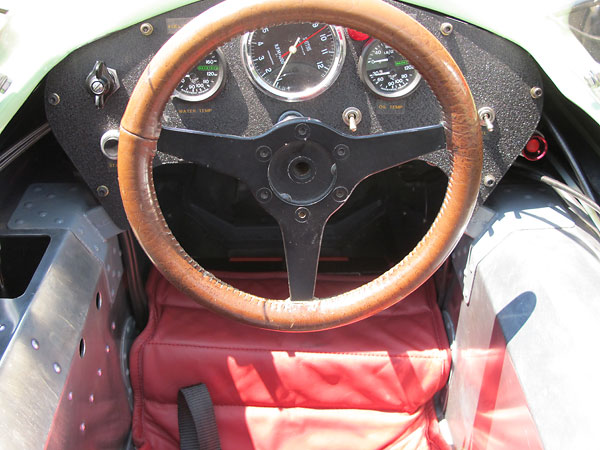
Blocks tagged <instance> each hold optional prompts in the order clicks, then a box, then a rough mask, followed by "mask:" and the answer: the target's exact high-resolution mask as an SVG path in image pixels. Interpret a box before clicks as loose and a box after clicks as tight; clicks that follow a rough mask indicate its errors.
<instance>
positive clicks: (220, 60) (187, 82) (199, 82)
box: [173, 49, 226, 102]
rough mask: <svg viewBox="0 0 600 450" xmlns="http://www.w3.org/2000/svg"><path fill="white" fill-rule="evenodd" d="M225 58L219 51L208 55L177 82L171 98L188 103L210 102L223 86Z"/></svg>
mask: <svg viewBox="0 0 600 450" xmlns="http://www.w3.org/2000/svg"><path fill="white" fill-rule="evenodd" d="M225 64H226V63H225V57H224V56H223V52H222V51H221V50H220V49H217V50H215V51H213V52H211V53H209V54H208V56H206V57H205V58H203V59H202V60H200V61H198V63H197V64H196V65H195V66H194V67H193V68H192V70H190V71H189V72H188V73H187V74H186V75H185V77H183V79H182V80H181V81H180V82H179V84H178V85H177V88H176V89H175V91H174V92H173V97H176V98H179V99H181V100H185V101H188V102H201V101H203V100H210V99H211V98H213V97H214V96H215V95H217V94H218V93H219V91H220V90H221V88H222V87H223V86H224V84H225V73H226V65H225Z"/></svg>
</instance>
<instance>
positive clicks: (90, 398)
mask: <svg viewBox="0 0 600 450" xmlns="http://www.w3.org/2000/svg"><path fill="white" fill-rule="evenodd" d="M88 400H89V401H90V403H94V394H90V396H89V397H88Z"/></svg>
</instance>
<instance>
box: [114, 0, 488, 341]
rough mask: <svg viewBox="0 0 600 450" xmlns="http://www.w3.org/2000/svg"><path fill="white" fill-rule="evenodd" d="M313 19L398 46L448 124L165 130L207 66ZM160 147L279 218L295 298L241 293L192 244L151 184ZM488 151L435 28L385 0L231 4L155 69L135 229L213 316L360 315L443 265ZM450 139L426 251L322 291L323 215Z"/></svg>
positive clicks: (143, 100) (276, 321)
mask: <svg viewBox="0 0 600 450" xmlns="http://www.w3.org/2000/svg"><path fill="white" fill-rule="evenodd" d="M303 20H304V21H307V20H310V21H318V22H323V23H329V24H336V25H342V26H345V27H349V28H354V29H358V30H360V31H362V32H365V33H367V34H369V35H370V36H372V37H374V38H377V39H380V40H383V41H385V42H386V43H388V44H389V45H391V46H392V47H393V48H394V49H396V50H397V51H398V52H399V53H400V54H402V55H404V56H405V57H406V58H407V59H408V60H410V61H411V63H412V64H413V65H414V66H415V67H416V69H417V70H418V71H419V72H420V73H421V75H422V76H423V78H424V79H425V81H427V83H428V84H429V86H430V87H431V89H432V91H433V92H434V94H435V96H436V97H437V99H438V101H439V103H440V105H441V107H442V111H443V122H442V124H441V125H439V126H432V127H424V128H418V129H412V130H405V131H400V132H396V133H388V134H383V135H376V136H366V137H350V136H346V135H343V134H340V133H338V132H337V131H335V130H333V129H331V128H329V127H327V126H326V125H324V124H322V123H321V122H319V121H316V120H310V119H304V118H298V119H293V120H289V121H284V122H283V123H280V124H279V125H277V126H275V127H274V128H273V129H272V130H270V131H269V132H267V133H266V134H264V135H262V136H258V137H256V138H237V137H233V136H223V135H215V134H209V133H201V132H192V131H186V130H166V129H165V130H162V134H161V116H162V113H163V109H164V107H165V104H166V103H167V101H168V100H169V98H170V95H171V93H172V92H173V90H174V89H175V87H176V86H177V83H178V82H179V80H181V79H182V78H183V77H184V75H185V74H186V73H187V71H188V70H189V69H190V68H191V67H192V66H193V65H194V63H195V62H196V61H198V60H200V59H201V58H202V57H203V56H205V55H207V54H208V53H210V52H211V51H213V50H214V49H215V48H217V47H219V46H220V45H222V44H224V43H225V42H227V41H229V40H230V39H232V38H233V37H235V36H236V35H239V34H242V33H244V32H247V31H253V30H255V29H257V28H261V27H265V26H269V25H277V24H282V23H289V22H299V21H303ZM159 136H160V137H161V140H160V143H159V141H158V139H159ZM157 145H158V146H160V149H161V151H164V152H167V153H170V154H172V155H173V156H176V157H177V158H180V159H184V160H186V161H191V162H196V163H199V164H202V165H205V166H207V167H210V168H213V169H215V170H217V171H220V172H223V173H225V174H229V175H232V176H234V177H236V178H238V179H240V180H241V181H243V182H244V183H246V185H247V186H248V187H249V188H250V189H251V191H252V192H253V193H254V196H255V198H256V200H257V201H258V202H259V204H260V205H262V207H263V208H264V209H265V210H266V211H267V212H268V213H270V214H271V215H272V216H273V217H274V218H275V219H276V220H277V222H278V223H279V225H280V228H281V232H282V235H283V240H284V249H285V258H286V264H287V269H288V280H289V286H290V298H289V299H287V300H273V299H266V298H262V297H258V296H254V295H251V294H248V293H245V292H242V291H239V290H237V289H236V288H234V287H232V286H229V285H227V284H225V283H224V282H222V281H221V280H219V279H218V278H216V277H215V276H214V275H212V274H211V273H209V272H208V271H206V270H204V269H203V268H202V267H201V266H200V265H199V264H198V263H196V262H195V261H194V260H193V259H192V258H191V257H190V256H189V255H188V254H187V253H186V252H185V250H184V249H183V248H182V247H181V246H180V244H179V243H178V242H177V240H176V238H175V237H174V236H173V234H172V233H171V231H170V230H169V227H168V226H167V223H166V221H165V219H164V217H163V215H162V212H161V210H160V207H159V205H158V200H157V197H156V192H155V189H154V183H153V180H152V160H153V158H154V156H155V154H156V151H157ZM482 145H483V144H482V137H481V127H480V125H479V119H478V117H477V112H476V110H475V105H474V102H473V98H472V96H471V93H470V91H469V87H468V85H467V83H466V81H465V79H464V77H463V75H462V73H461V71H460V69H459V68H458V66H457V65H456V63H455V62H454V60H453V59H452V57H451V56H450V54H449V53H448V52H447V51H446V50H445V48H444V47H443V46H442V45H441V43H440V42H439V41H438V40H437V39H436V38H435V37H434V36H433V35H432V34H431V33H429V32H428V31H427V30H426V29H425V28H424V27H423V26H421V25H420V24H418V23H417V22H416V21H415V20H413V19H412V18H410V17H409V16H408V15H406V14H405V13H403V12H402V11H400V10H399V9H397V8H395V7H394V6H392V5H390V4H387V3H385V2H383V1H380V0H326V1H323V0H303V1H297V0H250V1H244V2H239V1H236V0H227V1H225V2H223V3H220V4H218V5H217V6H215V7H213V8H211V9H209V10H207V11H206V12H204V13H203V14H201V15H200V16H198V17H197V18H195V19H194V20H192V21H191V22H189V23H188V24H187V25H186V26H185V27H183V28H182V29H181V30H180V31H179V32H178V33H176V34H175V35H174V36H173V37H171V39H170V40H169V41H167V42H166V43H165V45H164V46H163V47H162V48H161V49H160V51H159V52H158V53H157V54H156V55H155V57H154V58H153V59H152V61H151V62H150V63H149V64H148V66H147V67H146V69H145V71H144V72H143V74H142V76H141V77H140V79H139V81H138V83H137V86H136V87H135V90H134V91H133V93H132V95H131V98H130V100H129V104H128V105H127V109H126V111H125V114H124V116H123V118H122V121H121V131H120V137H119V153H118V176H119V186H120V191H121V197H122V199H123V205H124V207H125V212H126V213H127V217H128V220H129V223H130V225H131V228H132V229H133V231H134V233H135V235H136V236H137V238H138V240H139V242H140V244H141V246H142V247H143V248H144V250H145V251H146V253H147V255H148V256H149V257H150V259H151V260H152V261H153V263H154V264H155V265H156V267H157V268H158V270H159V271H160V272H161V273H162V274H163V275H164V276H165V277H166V278H167V279H168V280H169V281H170V282H171V283H173V284H174V285H175V286H176V287H178V288H179V289H180V290H181V291H183V292H184V293H186V294H187V295H189V296H190V297H191V298H193V299H194V300H196V301H197V302H199V303H201V304H202V305H204V306H206V307H208V308H210V309H212V310H214V311H217V312H219V313H222V314H225V315H227V316H230V317H233V318H235V319H237V320H241V321H243V322H246V323H248V324H252V325H255V326H259V327H262V328H269V329H276V330H285V331H310V330H324V329H328V328H333V327H337V326H341V325H344V324H348V323H352V322H355V321H358V320H360V319H362V318H364V317H367V316H370V315H372V314H375V313H376V312H378V311H380V310H382V309H384V308H386V307H389V306H391V305H393V304H394V303H396V302H398V301H400V300H402V299H403V298H405V297H406V296H407V295H408V294H410V293H411V292H412V291H414V290H415V289H416V288H418V287H419V286H420V285H421V284H422V283H424V282H425V281H426V280H427V279H428V278H429V277H430V276H431V275H432V274H433V273H434V272H435V270H436V269H437V268H438V267H439V266H440V265H441V264H442V263H443V261H444V260H445V259H446V257H447V256H448V255H449V254H450V252H451V251H452V249H453V248H454V246H455V245H456V243H457V242H458V240H459V238H460V236H461V235H462V233H463V231H464V229H465V227H466V225H467V222H468V220H469V218H470V216H471V213H472V211H473V208H474V205H475V202H476V199H477V195H478V192H479V185H480V179H481V170H482V158H483V156H482ZM444 147H445V148H447V149H448V151H449V152H450V154H451V157H452V163H453V164H452V172H451V174H450V177H449V180H448V185H447V190H446V194H445V197H444V200H443V203H442V206H441V208H440V211H439V212H438V215H437V217H436V218H435V220H434V222H433V224H432V225H431V227H430V229H429V230H428V231H427V233H426V234H425V236H424V237H423V238H422V239H421V241H420V242H419V243H418V244H417V245H416V247H415V248H414V249H413V250H412V251H411V252H410V253H409V254H408V255H407V256H406V257H405V258H404V259H403V260H402V261H400V262H399V263H398V264H397V265H396V266H394V267H393V268H391V269H390V270H388V271H387V272H385V273H384V274H383V275H381V276H379V277H378V278H376V279H375V280H373V281H371V282H369V283H367V284H364V285H363V286H361V287H359V288H357V289H354V290H352V291H350V292H347V293H345V294H341V295H338V296H335V297H331V298H321V299H316V298H313V296H314V285H315V280H316V273H317V265H318V258H319V252H320V247H321V238H322V234H323V229H324V227H325V223H326V222H327V220H328V218H329V217H330V216H331V215H332V214H333V213H334V212H335V211H336V210H337V209H339V208H340V207H341V206H342V205H343V204H344V203H345V202H346V200H347V199H348V197H349V195H350V194H351V193H352V191H353V190H354V188H355V187H356V186H357V185H358V183H360V181H362V180H363V179H364V178H366V177H368V176H369V175H371V174H374V173H376V172H379V171H382V170H384V169H387V168H389V167H393V166H396V165H399V164H401V163H403V162H406V161H409V160H412V159H414V158H416V157H418V156H421V155H424V154H426V153H429V152H432V151H435V150H438V149H440V148H444ZM299 162H302V163H303V164H302V165H298V163H299ZM296 169H297V170H296ZM307 180H308V181H307Z"/></svg>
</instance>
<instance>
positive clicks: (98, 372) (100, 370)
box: [96, 369, 102, 377]
mask: <svg viewBox="0 0 600 450" xmlns="http://www.w3.org/2000/svg"><path fill="white" fill-rule="evenodd" d="M96 373H97V374H98V376H99V377H101V376H102V369H98V370H97V371H96Z"/></svg>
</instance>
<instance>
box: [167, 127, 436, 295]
mask: <svg viewBox="0 0 600 450" xmlns="http://www.w3.org/2000/svg"><path fill="white" fill-rule="evenodd" d="M445 142H446V141H445V133H444V128H443V126H442V125H434V126H429V127H423V128H415V129H411V130H403V131H398V132H393V133H384V134H377V135H372V136H364V137H352V136H347V135H343V134H341V133H338V132H337V131H335V130H333V129H331V128H329V127H328V126H326V125H324V124H323V123H321V122H319V121H317V120H313V119H306V118H297V119H290V120H286V121H284V122H281V123H279V124H277V125H276V126H275V127H273V128H272V129H271V130H270V131H268V132H267V133H265V134H263V135H260V136H256V137H253V138H242V137H237V136H228V135H221V134H212V133H203V132H197V131H189V130H183V129H173V128H164V129H163V130H162V133H161V137H160V140H159V141H158V150H159V151H161V152H163V153H166V154H169V155H172V156H175V157H177V158H179V159H180V160H183V161H186V162H194V163H197V164H200V165H202V166H204V167H207V168H210V169H213V170H215V171H217V172H220V173H223V174H226V175H231V176H233V177H235V178H237V179H239V180H240V181H242V182H244V183H245V184H246V185H247V186H248V187H249V188H250V189H251V191H252V192H253V193H254V196H255V198H256V200H257V201H258V202H259V204H260V205H261V206H262V207H263V208H264V209H265V210H266V211H267V212H268V213H269V214H271V215H272V216H273V217H274V218H275V219H276V220H277V222H278V223H279V226H280V228H281V232H282V235H283V242H284V248H285V258H286V265H287V270H288V280H289V286H290V298H291V299H292V300H311V299H313V296H314V287H315V280H316V275H317V266H318V261H319V253H320V250H321V239H322V237H323V230H324V228H325V224H326V222H327V220H328V219H329V217H331V215H332V214H333V213H334V212H335V211H337V210H338V209H339V208H340V207H341V206H342V205H343V204H344V203H345V202H346V200H347V199H348V197H349V196H350V194H351V193H352V191H353V190H354V189H355V187H356V186H357V185H358V183H360V182H361V181H362V180H364V179H365V178H367V177H368V176H369V175H372V174H375V173H377V172H381V171H382V170H385V169H388V168H390V167H394V166H397V165H400V164H402V163H405V162H407V161H410V160H412V159H415V158H417V157H419V156H422V155H425V154H427V153H431V152H433V151H437V150H440V149H443V148H445V145H446V144H445Z"/></svg>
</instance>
